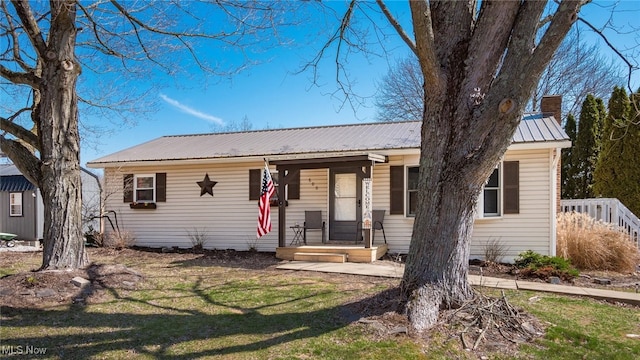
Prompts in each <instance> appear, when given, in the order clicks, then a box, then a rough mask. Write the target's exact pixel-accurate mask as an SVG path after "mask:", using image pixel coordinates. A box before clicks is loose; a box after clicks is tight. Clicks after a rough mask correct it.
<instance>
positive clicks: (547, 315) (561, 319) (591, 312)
mask: <svg viewBox="0 0 640 360" xmlns="http://www.w3.org/2000/svg"><path fill="white" fill-rule="evenodd" d="M487 292H489V293H493V294H494V295H496V294H497V292H495V291H487ZM506 294H507V296H508V297H509V299H510V300H511V301H512V302H513V303H514V304H517V305H519V306H522V307H523V308H524V309H525V310H526V311H528V312H529V313H531V314H533V315H535V316H536V317H537V318H538V319H539V320H540V321H542V322H546V323H547V325H548V328H547V331H546V334H545V336H544V337H543V338H541V339H539V340H538V341H537V342H536V343H535V344H534V345H533V346H532V345H525V346H522V348H521V352H522V354H527V355H528V356H530V357H533V358H535V359H640V341H639V340H638V339H632V338H628V337H626V335H627V334H640V310H639V309H638V308H637V307H621V306H613V305H611V304H608V303H606V302H602V301H596V300H592V299H587V298H579V297H569V296H560V295H555V294H547V293H533V292H528V291H510V292H507V293H506ZM534 296H537V297H538V298H537V300H535V301H529V299H530V298H532V297H534Z"/></svg>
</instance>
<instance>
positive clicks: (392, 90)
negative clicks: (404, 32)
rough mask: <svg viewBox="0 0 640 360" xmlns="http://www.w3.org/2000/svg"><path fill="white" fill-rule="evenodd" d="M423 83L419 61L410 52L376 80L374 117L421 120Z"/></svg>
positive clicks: (394, 119)
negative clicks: (375, 109)
mask: <svg viewBox="0 0 640 360" xmlns="http://www.w3.org/2000/svg"><path fill="white" fill-rule="evenodd" d="M423 83H424V80H423V78H422V72H421V71H420V63H419V62H418V59H417V58H416V56H415V55H414V54H413V53H411V54H410V55H409V56H408V57H406V58H404V59H401V60H399V61H398V62H397V63H396V64H395V66H394V67H392V68H390V69H389V72H388V73H387V74H386V75H385V76H384V77H383V78H382V80H381V81H380V83H379V84H378V88H379V90H378V93H377V94H376V102H375V104H376V108H377V114H376V116H377V119H378V121H404V120H421V119H422V110H423V108H424V89H423V88H422V84H423Z"/></svg>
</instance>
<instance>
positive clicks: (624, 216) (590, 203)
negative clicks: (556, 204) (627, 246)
mask: <svg viewBox="0 0 640 360" xmlns="http://www.w3.org/2000/svg"><path fill="white" fill-rule="evenodd" d="M560 207H561V211H563V212H571V211H575V212H579V213H586V214H588V215H589V216H591V217H592V218H594V219H597V220H601V221H603V222H607V223H611V224H614V225H618V226H620V227H621V228H623V229H624V231H625V232H626V233H627V234H629V237H630V239H631V241H633V242H634V243H635V244H636V246H637V247H638V248H640V238H639V236H640V235H639V234H640V219H638V217H637V216H636V215H635V214H634V213H632V212H631V211H629V209H627V207H626V206H624V204H623V203H621V202H620V200H618V199H601V198H597V199H571V200H560Z"/></svg>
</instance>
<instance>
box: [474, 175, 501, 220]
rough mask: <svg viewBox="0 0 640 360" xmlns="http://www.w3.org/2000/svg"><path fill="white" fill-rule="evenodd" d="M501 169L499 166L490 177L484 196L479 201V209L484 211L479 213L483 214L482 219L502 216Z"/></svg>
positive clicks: (485, 185) (483, 191)
mask: <svg viewBox="0 0 640 360" xmlns="http://www.w3.org/2000/svg"><path fill="white" fill-rule="evenodd" d="M500 169H501V167H500V166H499V165H498V167H496V168H495V169H494V170H493V172H492V173H491V175H489V179H487V183H486V184H484V189H483V190H482V196H480V198H479V199H478V209H480V210H482V211H480V210H479V211H478V214H482V216H480V217H491V216H500V215H501V214H502V212H501V210H502V209H501V206H500V203H501V201H500V198H501V196H500V193H501V192H502V191H501V187H502V186H501V179H502V176H501V174H500Z"/></svg>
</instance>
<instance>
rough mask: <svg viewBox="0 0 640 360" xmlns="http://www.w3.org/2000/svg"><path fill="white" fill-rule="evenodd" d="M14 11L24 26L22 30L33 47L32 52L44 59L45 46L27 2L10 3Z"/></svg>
mask: <svg viewBox="0 0 640 360" xmlns="http://www.w3.org/2000/svg"><path fill="white" fill-rule="evenodd" d="M11 3H12V4H13V7H14V8H15V9H16V13H17V14H18V17H20V20H21V22H22V25H23V26H24V29H25V31H26V33H27V35H28V37H29V41H31V44H32V45H33V48H34V50H36V52H37V53H38V56H40V57H45V55H46V54H45V52H46V51H47V44H46V42H45V41H44V38H43V36H42V32H41V31H40V27H39V26H38V22H37V21H36V19H35V18H34V16H33V11H32V10H31V6H30V5H29V0H14V1H12V2H11Z"/></svg>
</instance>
